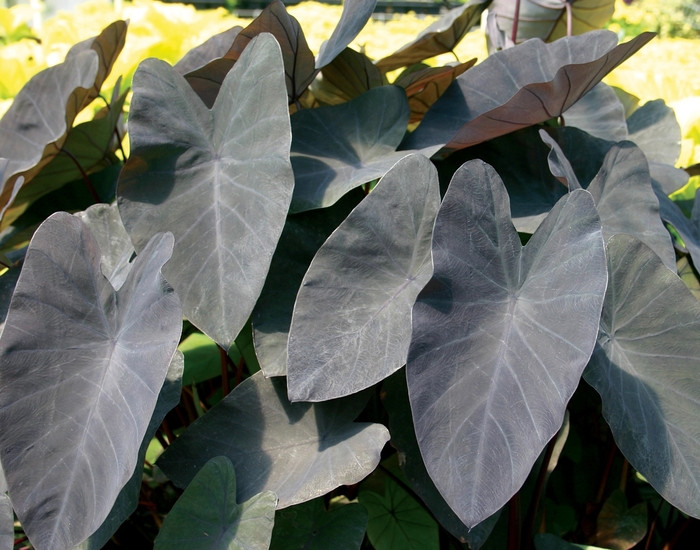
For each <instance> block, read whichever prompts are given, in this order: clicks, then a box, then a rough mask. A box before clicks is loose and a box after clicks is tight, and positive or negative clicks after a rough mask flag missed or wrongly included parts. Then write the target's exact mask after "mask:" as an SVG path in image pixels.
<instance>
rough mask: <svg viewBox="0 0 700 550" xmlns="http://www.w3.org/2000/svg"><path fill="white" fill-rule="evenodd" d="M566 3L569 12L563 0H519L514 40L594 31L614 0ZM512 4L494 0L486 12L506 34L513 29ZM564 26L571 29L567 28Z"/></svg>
mask: <svg viewBox="0 0 700 550" xmlns="http://www.w3.org/2000/svg"><path fill="white" fill-rule="evenodd" d="M568 3H569V4H570V6H568V7H569V8H570V10H571V11H570V15H568V14H567V5H566V4H567V2H566V0H520V1H519V2H518V9H519V12H518V23H517V24H518V30H517V37H516V40H515V43H516V44H519V43H521V42H523V41H525V40H527V39H529V38H541V39H542V40H545V41H551V40H556V39H557V38H561V37H563V36H567V34H573V35H577V34H583V33H585V32H589V31H595V30H598V29H601V28H603V26H605V24H606V23H607V22H608V21H609V20H610V18H611V17H612V14H613V12H614V11H615V0H571V1H570V2H568ZM515 6H516V3H515V2H513V1H512V0H494V1H493V2H492V3H491V4H490V5H489V12H490V13H494V14H495V15H496V17H497V21H498V26H499V28H500V29H502V30H503V31H504V32H505V33H506V35H507V36H511V35H512V32H513V21H514V18H515V10H516V8H515ZM569 17H571V20H570V21H569V20H568V18H569ZM567 26H570V29H571V33H568V32H567Z"/></svg>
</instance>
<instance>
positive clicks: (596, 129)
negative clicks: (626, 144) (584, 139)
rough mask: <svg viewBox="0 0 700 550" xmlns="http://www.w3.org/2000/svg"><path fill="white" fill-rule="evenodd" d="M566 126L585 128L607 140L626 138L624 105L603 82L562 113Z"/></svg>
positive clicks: (593, 134)
mask: <svg viewBox="0 0 700 550" xmlns="http://www.w3.org/2000/svg"><path fill="white" fill-rule="evenodd" d="M562 118H563V119H564V122H565V124H566V125H567V126H574V127H575V128H580V129H581V130H585V131H586V132H588V133H589V134H591V135H592V136H595V137H597V138H600V139H607V140H608V141H622V140H624V139H627V121H626V119H625V107H624V106H623V105H622V102H621V101H620V100H619V99H618V98H617V95H616V94H615V92H614V91H613V89H612V88H611V87H610V86H608V85H607V84H605V83H604V82H598V84H596V85H595V86H593V88H592V89H591V90H590V91H589V92H588V93H587V94H586V95H584V96H583V97H582V98H581V99H579V100H578V101H577V102H576V103H574V104H573V105H572V106H571V107H569V108H568V109H567V110H566V111H564V113H563V114H562Z"/></svg>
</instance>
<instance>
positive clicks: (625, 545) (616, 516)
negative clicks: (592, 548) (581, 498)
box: [596, 489, 647, 550]
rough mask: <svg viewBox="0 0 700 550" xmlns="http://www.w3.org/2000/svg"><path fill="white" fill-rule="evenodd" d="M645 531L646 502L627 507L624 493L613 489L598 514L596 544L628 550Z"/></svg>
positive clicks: (613, 548) (616, 549)
mask: <svg viewBox="0 0 700 550" xmlns="http://www.w3.org/2000/svg"><path fill="white" fill-rule="evenodd" d="M646 533H647V505H646V503H645V502H640V503H639V504H637V505H636V506H633V507H632V508H629V509H628V508H627V497H625V493H623V492H622V491H620V490H619V489H616V490H614V491H613V492H612V494H611V495H610V496H609V497H608V500H606V501H605V504H603V508H602V509H601V510H600V513H599V514H598V522H597V532H596V544H599V545H600V546H603V547H605V548H611V549H612V550H629V549H630V548H632V547H633V546H634V545H636V544H637V543H638V542H639V541H641V540H642V539H643V538H644V535H646Z"/></svg>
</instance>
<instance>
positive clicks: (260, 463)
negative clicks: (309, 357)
mask: <svg viewBox="0 0 700 550" xmlns="http://www.w3.org/2000/svg"><path fill="white" fill-rule="evenodd" d="M366 401H367V395H365V394H356V395H353V396H351V397H348V398H344V399H338V400H334V401H326V402H324V403H318V404H311V403H290V402H289V400H288V399H287V388H286V381H285V380H284V379H283V378H270V379H266V378H264V376H263V373H262V372H259V373H257V374H255V375H253V376H251V377H250V378H248V379H247V380H245V381H244V382H242V383H241V384H240V385H239V386H237V387H236V389H235V390H233V391H232V392H231V393H230V394H229V395H228V396H226V398H224V400H223V401H221V402H219V403H218V404H217V405H215V406H214V407H212V409H211V410H209V412H207V414H205V415H204V416H202V417H201V418H200V419H199V420H197V421H196V422H195V423H194V424H192V426H190V427H189V428H188V429H187V431H185V433H184V434H183V435H181V436H180V437H178V438H177V439H176V440H175V443H173V444H172V445H171V446H170V447H168V449H167V450H166V451H165V453H163V455H162V456H161V458H160V459H159V460H158V465H159V466H160V467H161V468H162V469H163V471H164V472H165V473H166V475H167V476H168V477H169V478H170V479H172V480H173V482H174V483H175V484H177V485H179V486H181V487H184V486H186V485H187V484H188V483H189V482H190V481H191V480H192V478H193V477H194V475H195V474H196V473H197V472H198V471H199V470H200V468H202V467H203V466H204V464H206V462H207V461H208V460H209V459H210V458H213V457H215V456H219V455H222V456H226V457H228V458H229V459H230V460H231V462H233V465H234V467H235V469H236V479H237V498H238V500H239V501H240V500H247V499H248V498H250V497H252V496H253V495H256V494H257V493H260V492H262V491H272V492H274V493H275V494H276V495H277V496H278V498H279V503H278V505H277V507H278V508H285V507H287V506H291V505H293V504H298V503H300V502H304V501H306V500H311V499H312V498H316V497H318V496H321V495H324V494H326V493H327V492H329V491H330V490H332V489H334V488H336V487H338V486H339V485H350V484H353V483H357V482H358V481H360V480H361V479H362V478H364V477H365V476H366V475H367V474H369V473H370V472H371V471H372V470H374V468H376V466H377V464H378V463H379V453H380V452H381V450H382V447H384V444H385V443H386V442H387V440H388V439H389V432H388V431H387V429H386V428H385V427H384V426H382V425H380V424H367V423H355V422H353V420H354V419H355V417H357V415H358V414H359V413H360V411H361V410H362V409H363V408H364V406H365V403H366Z"/></svg>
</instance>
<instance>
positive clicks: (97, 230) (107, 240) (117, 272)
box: [75, 204, 135, 290]
mask: <svg viewBox="0 0 700 550" xmlns="http://www.w3.org/2000/svg"><path fill="white" fill-rule="evenodd" d="M75 215H76V216H77V217H79V218H80V219H81V220H83V222H84V223H85V225H87V226H88V228H89V229H90V233H92V236H93V237H95V239H96V240H97V244H98V245H99V247H100V253H101V255H102V260H101V262H100V265H101V267H102V274H103V275H104V276H105V277H107V279H109V282H110V283H112V286H113V287H114V288H115V289H117V290H119V289H120V288H121V286H122V284H124V281H125V280H126V277H127V275H128V273H129V271H130V270H131V268H132V267H133V264H132V263H131V258H132V257H133V256H134V254H135V251H134V245H133V244H131V239H129V235H128V233H127V232H126V229H124V225H123V224H122V219H121V217H120V216H119V210H117V205H116V204H113V205H107V204H95V205H93V206H91V207H90V208H88V209H87V210H84V211H82V212H78V213H76V214H75Z"/></svg>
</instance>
